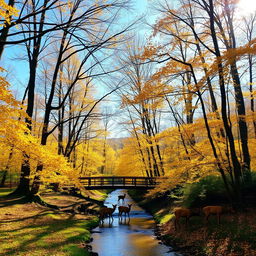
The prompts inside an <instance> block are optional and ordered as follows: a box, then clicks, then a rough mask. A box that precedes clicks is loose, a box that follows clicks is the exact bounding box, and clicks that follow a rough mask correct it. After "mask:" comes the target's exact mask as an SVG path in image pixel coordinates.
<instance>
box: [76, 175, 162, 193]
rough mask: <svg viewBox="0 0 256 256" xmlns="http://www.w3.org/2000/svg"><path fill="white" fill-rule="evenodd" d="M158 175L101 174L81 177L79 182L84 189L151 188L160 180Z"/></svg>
mask: <svg viewBox="0 0 256 256" xmlns="http://www.w3.org/2000/svg"><path fill="white" fill-rule="evenodd" d="M160 179H162V178H159V177H157V178H156V177H153V178H150V177H138V176H111V177H109V176H101V177H81V178H80V182H81V183H82V184H83V186H84V187H85V188H86V189H89V190H93V189H152V188H154V187H155V186H156V185H157V184H159V182H160Z"/></svg>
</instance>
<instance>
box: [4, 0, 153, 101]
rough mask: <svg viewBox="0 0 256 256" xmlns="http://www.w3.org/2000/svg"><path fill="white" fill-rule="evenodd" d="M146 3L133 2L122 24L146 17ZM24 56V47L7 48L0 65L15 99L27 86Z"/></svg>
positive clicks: (136, 0)
mask: <svg viewBox="0 0 256 256" xmlns="http://www.w3.org/2000/svg"><path fill="white" fill-rule="evenodd" d="M148 2H149V1H148V0H133V1H132V9H131V10H129V11H127V12H126V13H125V17H124V19H123V21H122V22H123V24H125V23H126V24H127V23H128V22H132V21H133V20H136V19H138V18H139V17H141V16H144V17H147V7H148V4H149V3H148ZM145 29H146V28H145V27H144V28H142V27H141V26H137V29H136V30H137V32H138V33H140V34H143V36H144V34H145V33H146V30H145ZM25 55H26V54H25V51H24V46H22V48H21V47H19V46H13V45H11V46H7V47H6V48H5V51H4V54H3V57H2V59H1V64H0V65H1V66H2V67H4V68H5V69H6V70H8V76H7V80H8V81H9V82H10V84H11V88H12V90H13V92H14V95H15V96H16V97H17V98H21V97H22V96H23V92H24V88H25V87H26V85H27V81H28V77H29V74H28V72H29V69H28V62H27V61H25V60H22V59H24V58H25Z"/></svg>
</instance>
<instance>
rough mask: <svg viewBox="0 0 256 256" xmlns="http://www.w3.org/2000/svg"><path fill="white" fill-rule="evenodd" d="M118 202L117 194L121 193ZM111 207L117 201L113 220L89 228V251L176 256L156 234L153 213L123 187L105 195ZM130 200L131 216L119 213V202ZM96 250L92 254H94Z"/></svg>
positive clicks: (101, 255) (112, 254)
mask: <svg viewBox="0 0 256 256" xmlns="http://www.w3.org/2000/svg"><path fill="white" fill-rule="evenodd" d="M124 194H126V197H125V199H124V201H122V200H120V201H119V202H118V195H124ZM104 204H105V205H106V206H108V207H112V205H115V204H117V208H116V211H115V212H114V214H113V220H109V219H108V218H106V219H105V220H104V223H101V224H100V225H99V226H98V227H97V228H96V229H93V230H92V238H93V240H92V242H91V243H90V245H91V246H92V251H93V252H96V253H97V254H98V255H99V256H175V255H179V254H178V253H175V252H173V250H172V249H171V248H170V247H168V246H166V245H163V244H162V243H161V242H159V240H158V239H157V238H156V236H155V234H154V230H155V227H156V224H155V221H154V220H153V217H152V215H150V214H148V213H147V212H145V211H144V210H143V209H142V208H141V207H140V206H138V205H137V203H135V202H134V201H133V200H132V198H131V197H130V196H129V195H128V193H127V191H125V190H115V191H113V192H112V193H110V194H109V195H108V198H107V199H106V201H105V203H104ZM128 204H132V208H131V211H130V218H128V217H126V218H125V217H122V218H119V216H118V206H124V205H125V206H127V205H128ZM97 254H95V255H97Z"/></svg>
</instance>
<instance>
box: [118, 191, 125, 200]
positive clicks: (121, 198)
mask: <svg viewBox="0 0 256 256" xmlns="http://www.w3.org/2000/svg"><path fill="white" fill-rule="evenodd" d="M125 196H126V194H125V193H124V194H123V195H119V196H118V202H119V201H120V200H123V202H124V199H125Z"/></svg>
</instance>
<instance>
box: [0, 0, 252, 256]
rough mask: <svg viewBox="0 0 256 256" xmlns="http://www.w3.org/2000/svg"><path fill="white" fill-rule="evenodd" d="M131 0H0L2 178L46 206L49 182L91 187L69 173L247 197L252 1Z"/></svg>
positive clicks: (233, 201) (162, 194) (182, 196)
mask: <svg viewBox="0 0 256 256" xmlns="http://www.w3.org/2000/svg"><path fill="white" fill-rule="evenodd" d="M137 2H138V1H130V0H62V1H59V0H38V1H35V0H30V1H26V0H24V1H15V0H9V1H8V2H7V1H4V0H0V19H1V26H0V58H1V64H0V72H1V75H0V150H1V154H0V187H1V188H2V189H4V188H8V189H10V191H11V197H15V198H17V197H22V198H23V199H24V198H25V199H26V200H27V201H28V202H30V203H31V202H34V203H37V204H38V205H41V206H44V207H49V208H51V206H53V202H51V201H47V200H45V198H44V196H43V193H44V192H45V191H46V190H47V189H49V188H52V187H54V190H55V192H56V191H58V193H59V192H60V191H62V190H63V189H65V187H72V188H73V191H82V192H81V193H85V195H86V196H89V197H93V196H92V195H91V194H88V193H87V192H86V191H85V190H84V187H83V183H82V182H81V177H98V176H100V177H102V176H111V177H113V176H115V177H116V176H133V177H147V178H159V181H160V182H159V183H157V185H156V186H154V188H153V189H150V190H148V191H145V196H144V198H153V199H154V200H155V199H157V198H165V199H164V200H166V201H168V202H170V201H171V204H172V205H176V204H177V205H178V206H181V205H183V206H186V207H192V206H196V207H202V206H206V205H207V202H209V203H208V204H210V205H211V204H214V205H222V204H225V205H230V206H232V207H233V209H234V211H236V212H239V211H240V210H241V209H245V208H246V207H249V208H250V209H251V207H252V208H253V207H254V205H252V201H253V200H254V199H255V198H256V197H255V192H256V190H255V186H256V173H255V171H256V150H255V148H256V113H255V111H256V106H255V96H256V91H255V80H256V76H255V70H256V63H255V61H256V58H255V57H256V56H255V55H256V10H253V7H252V8H251V10H249V8H250V6H249V7H248V6H247V8H246V10H247V12H245V13H243V12H242V11H241V4H239V2H240V1H239V0H176V1H167V0H165V1H161V0H159V1H147V8H148V10H147V15H146V14H145V15H144V14H142V13H141V12H139V11H138V10H137V9H136V8H139V7H137V6H139V3H137ZM245 2H246V1H245ZM248 2H250V1H248ZM140 4H141V3H140ZM247 4H248V3H247ZM248 5H249V4H248ZM255 9H256V8H255ZM136 13H138V15H136ZM150 14H152V15H151V16H150ZM9 56H12V57H11V58H9ZM2 61H3V62H2ZM12 66H13V67H14V66H15V69H14V70H15V71H13V70H12V68H10V67H12ZM17 70H19V72H18V73H17V74H15V72H16V71H17ZM21 74H22V75H21ZM21 80H22V81H21ZM198 184H201V185H198ZM213 184H214V185H213ZM200 186H201V187H200ZM214 186H215V187H214ZM199 187H200V189H199ZM197 188H198V190H197ZM209 191H213V192H212V194H211V193H210V192H209ZM95 193H96V192H95ZM106 193H107V194H108V192H106ZM134 193H135V192H134ZM143 193H144V192H143ZM135 194H136V193H135ZM209 194H211V196H209V197H208V195H209ZM94 196H95V195H94ZM133 196H134V198H136V197H139V195H133ZM133 196H132V194H131V197H133ZM96 197H97V196H96ZM7 198H8V197H7ZM177 198H178V199H177ZM191 198H192V199H191ZM195 198H197V199H195ZM202 198H203V199H202ZM213 198H214V199H213ZM220 198H221V199H220ZM137 200H139V201H141V200H143V199H142V198H140V199H138V198H137ZM179 200H181V201H182V200H183V203H184V204H182V203H181V205H180V202H181V201H179ZM189 200H190V201H189ZM211 200H212V201H211ZM218 200H219V201H218ZM46 201H47V202H48V203H47V202H46ZM118 201H119V200H118ZM123 201H124V200H123ZM144 201H145V200H144ZM121 202H122V200H121ZM177 202H178V203H177ZM145 207H146V208H147V207H149V208H150V206H148V205H147V203H146V206H145ZM161 207H162V208H164V209H165V210H166V209H167V208H166V207H167V206H161ZM130 208H131V207H130ZM168 209H169V208H168ZM223 209H224V208H223ZM151 210H152V209H151ZM153 213H154V210H153ZM168 214H169V213H168ZM168 214H167V213H165V216H167V215H168ZM160 215H161V214H160ZM168 216H169V215H168ZM173 216H174V215H173ZM181 216H182V215H181ZM241 218H242V217H241ZM171 219H172V217H170V216H169V217H168V220H171ZM176 219H177V216H176ZM207 220H208V218H207ZM248 225H253V227H254V228H255V227H256V223H253V224H248ZM173 232H174V231H173ZM191 232H192V231H191ZM253 235H254V236H256V228H255V230H254V233H253ZM165 238H166V237H165ZM176 238H177V237H176ZM179 239H181V238H180V237H179ZM245 240H246V239H245ZM247 240H248V239H247ZM0 248H1V247H0ZM241 248H243V250H244V251H243V253H242V254H239V253H238V254H232V253H231V252H230V254H229V253H227V251H226V253H225V254H220V253H219V252H215V254H214V252H213V251H211V252H208V254H207V253H206V254H198V255H253V254H249V252H247V251H246V250H245V249H244V247H242V246H241ZM241 248H240V249H241ZM253 249H255V248H254V247H252V250H253ZM241 250H242V249H241ZM6 252H7V251H6ZM182 252H183V253H184V255H197V254H196V253H195V252H194V254H186V252H185V251H182ZM201 252H202V250H201ZM253 252H255V251H253ZM190 253H191V251H190ZM234 253H236V251H235V249H234ZM246 253H248V254H246ZM250 253H252V251H250ZM5 255H15V254H11V253H9V254H7V253H6V254H5ZM21 255H23V254H21ZM24 255H26V254H24ZM27 255H30V254H27ZM31 255H32V254H31ZM35 255H48V254H35ZM56 255H57V254H56ZM58 255H62V254H58ZM63 255H80V254H78V253H77V254H76V253H75V254H63ZM81 255H87V254H81ZM92 255H93V254H92ZM143 255H144V254H143ZM130 256H135V255H130ZM136 256H137V255H136ZM138 256H139V255H138Z"/></svg>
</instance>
